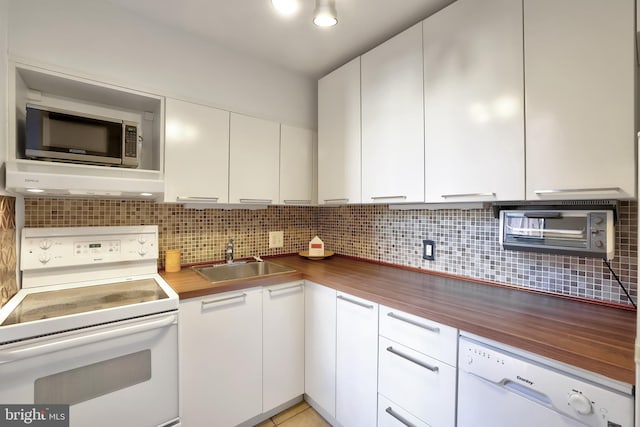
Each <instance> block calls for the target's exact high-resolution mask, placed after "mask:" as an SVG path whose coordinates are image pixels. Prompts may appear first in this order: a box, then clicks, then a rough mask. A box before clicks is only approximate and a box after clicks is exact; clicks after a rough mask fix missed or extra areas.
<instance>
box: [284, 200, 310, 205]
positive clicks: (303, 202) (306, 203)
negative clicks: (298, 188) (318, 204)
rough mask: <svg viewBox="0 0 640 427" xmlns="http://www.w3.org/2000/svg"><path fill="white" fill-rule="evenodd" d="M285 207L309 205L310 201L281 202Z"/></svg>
mask: <svg viewBox="0 0 640 427" xmlns="http://www.w3.org/2000/svg"><path fill="white" fill-rule="evenodd" d="M283 202H284V204H285V205H310V204H311V200H283Z"/></svg>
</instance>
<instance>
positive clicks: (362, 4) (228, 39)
mask: <svg viewBox="0 0 640 427" xmlns="http://www.w3.org/2000/svg"><path fill="white" fill-rule="evenodd" d="M108 1H109V2H110V3H112V4H115V5H116V6H118V7H121V8H124V9H126V10H128V11H131V12H135V13H137V14H140V15H143V16H145V17H147V18H149V19H151V20H153V21H157V22H160V23H161V24H163V25H170V26H173V27H177V28H179V29H181V30H184V31H187V32H190V33H194V34H197V35H199V36H200V37H205V38H207V39H210V40H211V41H212V42H215V43H217V44H219V45H222V46H226V47H228V48H231V49H234V50H236V51H239V52H242V53H245V54H248V55H251V56H254V57H258V58H260V59H262V60H266V61H269V62H271V63H274V64H277V65H280V66H282V67H285V68H287V69H290V70H293V71H296V72H299V73H303V74H304V75H307V76H309V77H312V78H314V79H315V78H319V77H321V76H323V75H325V74H326V73H328V72H330V71H332V70H333V69H335V68H337V67H338V66H340V65H342V64H344V63H345V62H347V61H348V60H350V59H352V58H354V57H356V56H358V55H360V54H362V53H364V52H366V51H367V50H369V49H371V48H372V47H374V46H376V45H377V44H379V43H380V42H382V41H384V40H386V39H388V38H389V37H391V36H393V35H394V34H397V33H398V32H400V31H402V30H403V29H405V28H408V27H409V26H411V25H413V24H415V23H417V22H419V21H421V20H422V19H424V18H426V17H427V16H429V15H431V14H432V13H434V12H436V11H438V10H440V9H441V8H443V7H444V6H446V5H448V4H450V3H452V2H453V1H454V0H336V9H337V11H338V25H336V26H335V27H332V28H319V27H316V26H315V25H314V24H313V22H312V19H313V10H314V7H315V0H300V3H301V7H300V9H299V11H298V13H297V14H296V15H295V16H293V17H287V18H285V17H282V16H280V15H279V14H278V13H276V11H275V10H274V8H273V6H272V5H271V0H179V1H175V0H108Z"/></svg>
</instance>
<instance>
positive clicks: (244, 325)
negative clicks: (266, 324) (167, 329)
mask: <svg viewBox="0 0 640 427" xmlns="http://www.w3.org/2000/svg"><path fill="white" fill-rule="evenodd" d="M261 324H262V289H261V288H256V289H247V290H242V291H237V292H227V293H223V294H217V295H210V296H206V297H202V298H194V299H188V300H186V301H183V302H181V303H180V322H179V328H180V329H179V332H180V335H179V339H180V347H181V348H180V383H181V393H180V394H181V401H182V414H181V417H182V423H183V424H184V425H185V426H192V427H197V426H204V425H211V426H235V425H237V424H239V423H242V422H243V421H246V420H248V419H250V418H252V417H255V416H257V415H259V414H261V413H262V328H261Z"/></svg>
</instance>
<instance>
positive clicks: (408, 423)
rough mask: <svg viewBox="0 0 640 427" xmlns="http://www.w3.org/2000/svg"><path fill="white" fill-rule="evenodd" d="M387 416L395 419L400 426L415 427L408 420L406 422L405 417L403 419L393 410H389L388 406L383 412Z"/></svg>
mask: <svg viewBox="0 0 640 427" xmlns="http://www.w3.org/2000/svg"><path fill="white" fill-rule="evenodd" d="M384 411H385V412H386V413H387V414H389V415H391V416H392V417H393V418H395V419H396V420H398V421H400V422H401V423H402V424H404V425H406V426H407V427H416V425H415V424H413V423H411V422H409V420H407V419H406V418H405V417H403V416H402V415H400V414H398V413H397V412H396V411H394V410H393V409H391V406H389V407H388V408H387V409H385V410H384Z"/></svg>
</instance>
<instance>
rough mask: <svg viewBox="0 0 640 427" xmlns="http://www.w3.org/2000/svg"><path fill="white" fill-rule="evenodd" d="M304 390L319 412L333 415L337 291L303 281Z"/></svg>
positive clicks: (334, 410) (334, 412)
mask: <svg viewBox="0 0 640 427" xmlns="http://www.w3.org/2000/svg"><path fill="white" fill-rule="evenodd" d="M304 306H305V312H304V317H305V322H304V333H305V349H304V358H305V365H304V378H305V384H304V389H305V390H304V391H305V394H306V395H307V396H308V397H309V398H311V401H310V402H309V403H310V404H311V405H313V406H314V408H315V409H317V410H318V411H319V412H320V413H321V414H323V415H325V416H328V417H331V418H334V417H335V415H336V291H335V289H331V288H327V287H325V286H322V285H318V284H315V283H312V282H308V281H307V282H306V283H305V295H304Z"/></svg>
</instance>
